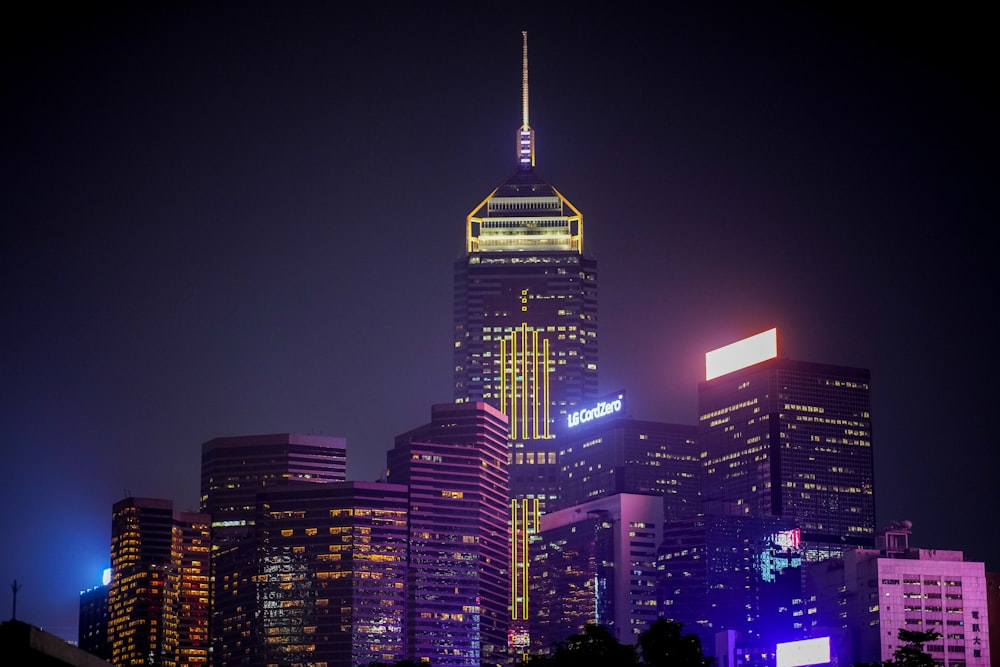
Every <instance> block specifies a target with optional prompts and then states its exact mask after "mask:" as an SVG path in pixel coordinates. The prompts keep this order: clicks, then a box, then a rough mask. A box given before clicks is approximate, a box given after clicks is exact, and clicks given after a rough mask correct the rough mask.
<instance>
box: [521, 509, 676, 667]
mask: <svg viewBox="0 0 1000 667" xmlns="http://www.w3.org/2000/svg"><path fill="white" fill-rule="evenodd" d="M662 535H663V502H662V500H661V498H660V497H659V496H656V495H640V494H631V493H622V494H617V495H614V496H608V497H604V498H598V499H595V500H591V501H589V502H586V503H582V504H580V505H576V506H574V507H568V508H566V509H561V510H557V511H555V512H550V513H548V514H545V515H544V516H542V517H541V526H540V531H539V534H538V536H539V540H538V544H537V546H536V548H535V549H534V551H533V553H532V570H531V582H530V587H529V588H530V595H531V598H532V608H533V610H534V613H533V614H532V618H531V626H530V630H531V644H532V650H533V651H535V652H541V653H544V652H546V651H547V650H549V649H550V648H551V647H552V646H553V645H555V643H556V642H561V641H564V640H565V639H566V638H567V637H569V636H571V635H574V634H578V633H580V632H582V631H583V628H584V626H586V625H587V624H590V623H597V624H598V625H603V626H605V627H607V628H608V630H610V631H611V633H612V634H613V635H614V636H615V638H617V639H618V640H619V641H621V642H623V643H626V644H634V643H635V642H636V641H637V639H638V637H639V634H640V633H642V632H644V631H645V630H646V629H647V628H648V627H649V625H650V624H651V623H652V622H653V621H655V620H656V619H657V608H656V586H655V582H656V549H657V546H658V545H659V544H660V540H661V538H662Z"/></svg>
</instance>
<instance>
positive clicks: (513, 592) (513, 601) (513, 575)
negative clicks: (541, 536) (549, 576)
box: [510, 499, 517, 619]
mask: <svg viewBox="0 0 1000 667" xmlns="http://www.w3.org/2000/svg"><path fill="white" fill-rule="evenodd" d="M510 528H511V530H510V617H511V618H512V619H516V618H517V500H516V499H514V500H511V501H510Z"/></svg>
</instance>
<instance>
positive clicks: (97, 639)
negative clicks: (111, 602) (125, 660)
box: [76, 568, 111, 660]
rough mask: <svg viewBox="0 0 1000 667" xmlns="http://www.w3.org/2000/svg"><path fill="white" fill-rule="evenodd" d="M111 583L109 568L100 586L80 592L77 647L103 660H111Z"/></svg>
mask: <svg viewBox="0 0 1000 667" xmlns="http://www.w3.org/2000/svg"><path fill="white" fill-rule="evenodd" d="M110 583H111V568H108V569H107V570H105V576H104V581H102V582H101V585H100V586H94V587H93V588H88V589H87V590H85V591H80V623H79V626H78V628H77V642H76V645H77V646H79V647H80V648H81V649H83V650H84V651H86V652H87V653H89V654H91V655H95V656H97V657H98V658H101V659H102V660H110V659H111V644H109V643H108V620H109V619H108V584H110Z"/></svg>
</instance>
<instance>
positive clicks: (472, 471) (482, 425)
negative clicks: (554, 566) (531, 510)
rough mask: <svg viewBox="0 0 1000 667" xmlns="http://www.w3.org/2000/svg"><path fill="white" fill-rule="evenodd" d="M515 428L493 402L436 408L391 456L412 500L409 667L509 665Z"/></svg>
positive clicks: (392, 473)
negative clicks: (510, 458) (510, 436)
mask: <svg viewBox="0 0 1000 667" xmlns="http://www.w3.org/2000/svg"><path fill="white" fill-rule="evenodd" d="M507 429H508V424H507V418H506V417H505V416H504V415H503V413H501V412H500V411H499V410H497V409H496V408H494V407H492V406H490V405H489V404H487V403H484V402H474V403H460V404H453V403H447V404H440V405H435V406H433V407H432V409H431V421H430V423H428V424H426V425H424V426H421V427H419V428H416V429H413V430H411V431H408V432H407V433H404V434H402V435H399V436H397V437H396V440H395V444H394V446H393V448H392V449H391V450H389V452H388V453H387V455H386V462H387V468H388V479H389V481H390V482H393V483H395V484H402V485H405V486H406V487H407V489H408V493H409V498H408V503H409V505H408V515H409V567H408V573H407V583H406V591H407V615H406V627H407V629H406V658H407V659H409V660H414V661H422V660H423V661H430V663H431V664H433V665H434V666H435V667H480V666H485V665H499V664H506V662H507V632H508V627H509V623H508V608H509V607H508V595H507V593H508V590H509V586H508V583H507V577H506V573H507V564H508V562H509V549H510V529H509V526H508V524H507V508H508V494H509V479H508V464H507V453H508V452H507Z"/></svg>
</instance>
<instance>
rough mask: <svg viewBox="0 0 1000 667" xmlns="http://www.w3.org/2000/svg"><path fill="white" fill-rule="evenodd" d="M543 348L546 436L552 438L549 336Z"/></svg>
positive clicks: (543, 342) (544, 341)
mask: <svg viewBox="0 0 1000 667" xmlns="http://www.w3.org/2000/svg"><path fill="white" fill-rule="evenodd" d="M542 348H543V354H542V356H543V362H544V364H545V376H544V378H543V381H544V386H545V391H544V392H543V393H544V397H543V398H544V401H545V437H546V438H551V437H552V434H551V431H550V422H551V420H550V414H549V410H550V408H551V406H552V401H551V400H549V339H548V337H546V338H545V339H544V340H543V341H542Z"/></svg>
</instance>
